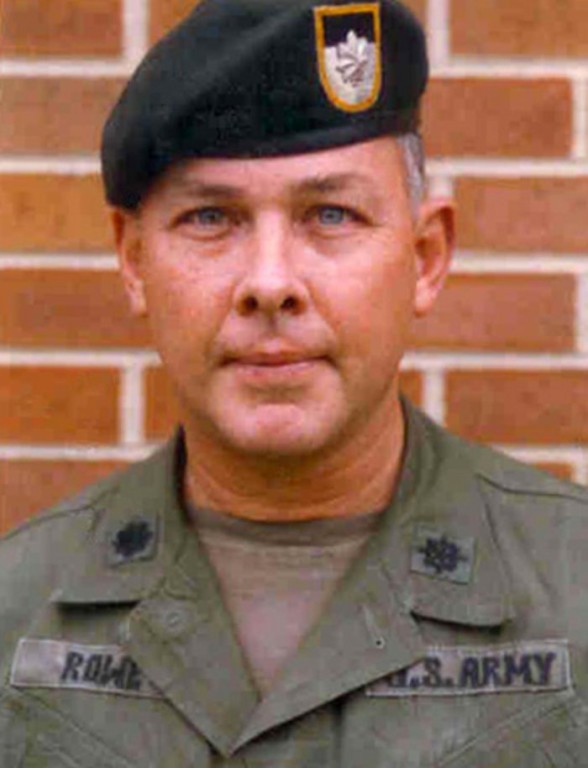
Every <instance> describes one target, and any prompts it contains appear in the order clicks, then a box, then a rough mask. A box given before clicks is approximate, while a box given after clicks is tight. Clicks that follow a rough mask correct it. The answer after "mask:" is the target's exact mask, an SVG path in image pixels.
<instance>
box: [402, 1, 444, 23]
mask: <svg viewBox="0 0 588 768" xmlns="http://www.w3.org/2000/svg"><path fill="white" fill-rule="evenodd" d="M402 1H403V3H404V5H407V6H408V7H409V8H410V9H411V11H413V13H414V14H416V16H418V18H419V19H420V20H421V21H422V22H423V24H424V23H425V21H426V16H427V0H402ZM429 1H430V2H433V3H434V2H437V0H429Z"/></svg>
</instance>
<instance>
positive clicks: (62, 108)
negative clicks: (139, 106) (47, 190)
mask: <svg viewBox="0 0 588 768" xmlns="http://www.w3.org/2000/svg"><path fill="white" fill-rule="evenodd" d="M120 90H121V82H120V81H119V80H114V79H108V80H106V79H104V80H103V79H99V78H92V79H78V78H64V79H58V78H19V77H11V78H4V79H2V80H0V152H4V153H33V154H56V153H57V154H64V153H69V152H71V153H75V152H95V151H97V150H98V148H99V146H100V134H101V131H102V126H103V124H104V121H105V119H106V117H107V115H108V112H109V110H110V108H111V107H112V106H113V104H114V102H115V99H116V98H117V96H118V94H119V92H120Z"/></svg>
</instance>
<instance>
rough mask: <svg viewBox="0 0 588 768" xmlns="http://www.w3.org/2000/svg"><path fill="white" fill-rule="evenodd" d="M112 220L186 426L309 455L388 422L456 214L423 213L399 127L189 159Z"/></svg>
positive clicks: (252, 450) (251, 452) (243, 443)
mask: <svg viewBox="0 0 588 768" xmlns="http://www.w3.org/2000/svg"><path fill="white" fill-rule="evenodd" d="M115 224H116V229H117V234H118V242H119V251H120V253H121V258H122V266H123V275H124V278H125V283H126V285H127V289H128V292H129V294H130V297H131V303H132V306H133V308H134V311H135V312H136V313H137V314H146V315H147V316H148V318H149V321H150V324H151V327H152V330H153V334H154V338H155V343H156V346H157V348H158V349H159V351H160V354H161V356H162V359H163V361H164V363H165V366H166V368H167V370H168V372H169V374H170V376H171V379H172V381H173V382H174V384H175V387H176V389H177V392H178V395H179V399H180V402H181V407H182V410H183V414H182V416H183V420H184V424H185V426H186V428H187V430H188V431H189V433H190V432H191V433H192V435H197V436H198V437H199V438H200V439H201V440H205V441H207V442H208V443H210V444H213V445H216V446H219V447H222V448H223V449H224V450H230V451H236V452H237V453H239V454H244V455H247V456H260V457H261V456H264V457H278V456H281V457H286V456H291V457H294V456H296V457H306V456H316V455H317V454H320V453H321V452H324V451H329V450H333V449H335V450H336V449H338V448H340V447H342V446H343V445H344V444H348V443H349V441H351V440H355V439H356V438H357V437H358V436H360V435H361V434H362V433H366V434H367V432H368V431H369V430H370V429H372V428H373V427H374V426H375V425H380V428H384V429H385V428H386V426H387V424H388V423H389V421H390V419H391V414H392V413H393V411H394V408H395V407H396V406H397V387H398V365H399V362H400V359H401V356H402V354H403V352H404V349H405V347H406V344H407V336H408V333H409V327H410V324H411V320H412V318H413V316H414V315H415V313H416V314H419V313H422V312H425V311H426V310H427V309H428V307H429V306H430V304H431V303H432V301H433V298H434V295H435V294H436V292H437V290H438V288H439V285H440V283H441V282H442V276H443V274H444V272H445V269H446V263H445V262H446V261H447V250H448V248H447V245H448V229H449V224H450V215H448V209H447V207H443V206H437V208H435V207H434V206H429V208H428V209H427V210H424V209H423V212H422V215H421V216H420V218H419V221H418V222H415V217H414V212H412V211H411V209H410V203H409V200H408V196H407V191H406V183H405V171H404V164H403V159H402V156H401V154H400V151H399V149H398V147H397V145H396V143H395V142H394V140H393V139H392V138H388V137H386V138H380V139H376V140H374V141H370V142H366V143H362V144H357V145H353V146H348V147H345V148H342V149H335V150H328V151H321V152H316V153H312V154H307V155H297V156H292V157H280V158H271V159H267V158H264V159H251V160H249V159H247V160H241V159H238V160H227V159H221V160H208V159H205V160H193V161H188V162H186V163H184V164H181V165H178V166H175V167H174V168H173V169H172V170H171V171H170V172H168V173H167V174H166V175H165V176H164V177H163V178H162V179H161V180H160V181H159V182H158V184H157V185H156V187H155V188H154V189H153V190H152V191H151V193H150V194H149V196H148V197H147V198H146V200H145V201H144V204H143V206H142V208H141V211H140V213H139V214H138V215H137V217H133V216H130V215H127V214H121V213H116V214H115Z"/></svg>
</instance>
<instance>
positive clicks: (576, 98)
mask: <svg viewBox="0 0 588 768" xmlns="http://www.w3.org/2000/svg"><path fill="white" fill-rule="evenodd" d="M572 95H573V118H572V120H573V123H572V157H574V158H576V160H585V159H586V156H587V155H588V81H587V80H586V78H585V77H582V78H574V80H573V81H572Z"/></svg>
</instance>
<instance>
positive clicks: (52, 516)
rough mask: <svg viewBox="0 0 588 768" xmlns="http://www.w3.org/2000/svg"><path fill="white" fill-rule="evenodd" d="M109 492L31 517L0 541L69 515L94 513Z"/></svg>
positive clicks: (109, 489)
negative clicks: (96, 506) (97, 505)
mask: <svg viewBox="0 0 588 768" xmlns="http://www.w3.org/2000/svg"><path fill="white" fill-rule="evenodd" d="M111 492H112V489H111V488H107V489H105V490H104V491H103V492H102V493H99V494H98V495H97V496H96V497H95V498H93V499H88V500H85V501H83V502H82V501H80V502H78V504H76V503H75V500H72V502H71V506H66V504H67V502H66V503H64V504H63V505H60V507H58V508H56V509H54V510H53V511H48V512H46V513H45V514H40V515H37V516H33V517H32V518H31V519H30V520H26V521H25V522H24V523H22V524H21V525H19V526H18V527H17V528H15V529H14V530H12V531H9V532H8V533H7V534H6V535H5V536H3V537H2V539H1V541H10V540H11V539H13V538H15V537H16V536H19V535H21V534H23V533H26V532H27V531H31V530H33V529H34V528H38V527H40V526H42V525H44V524H45V523H49V522H52V521H54V520H56V519H59V518H61V517H68V516H69V515H72V514H75V513H77V512H91V511H95V510H94V507H95V505H96V504H97V503H98V502H100V501H101V499H103V498H104V496H107V495H108V494H109V493H111Z"/></svg>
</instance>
